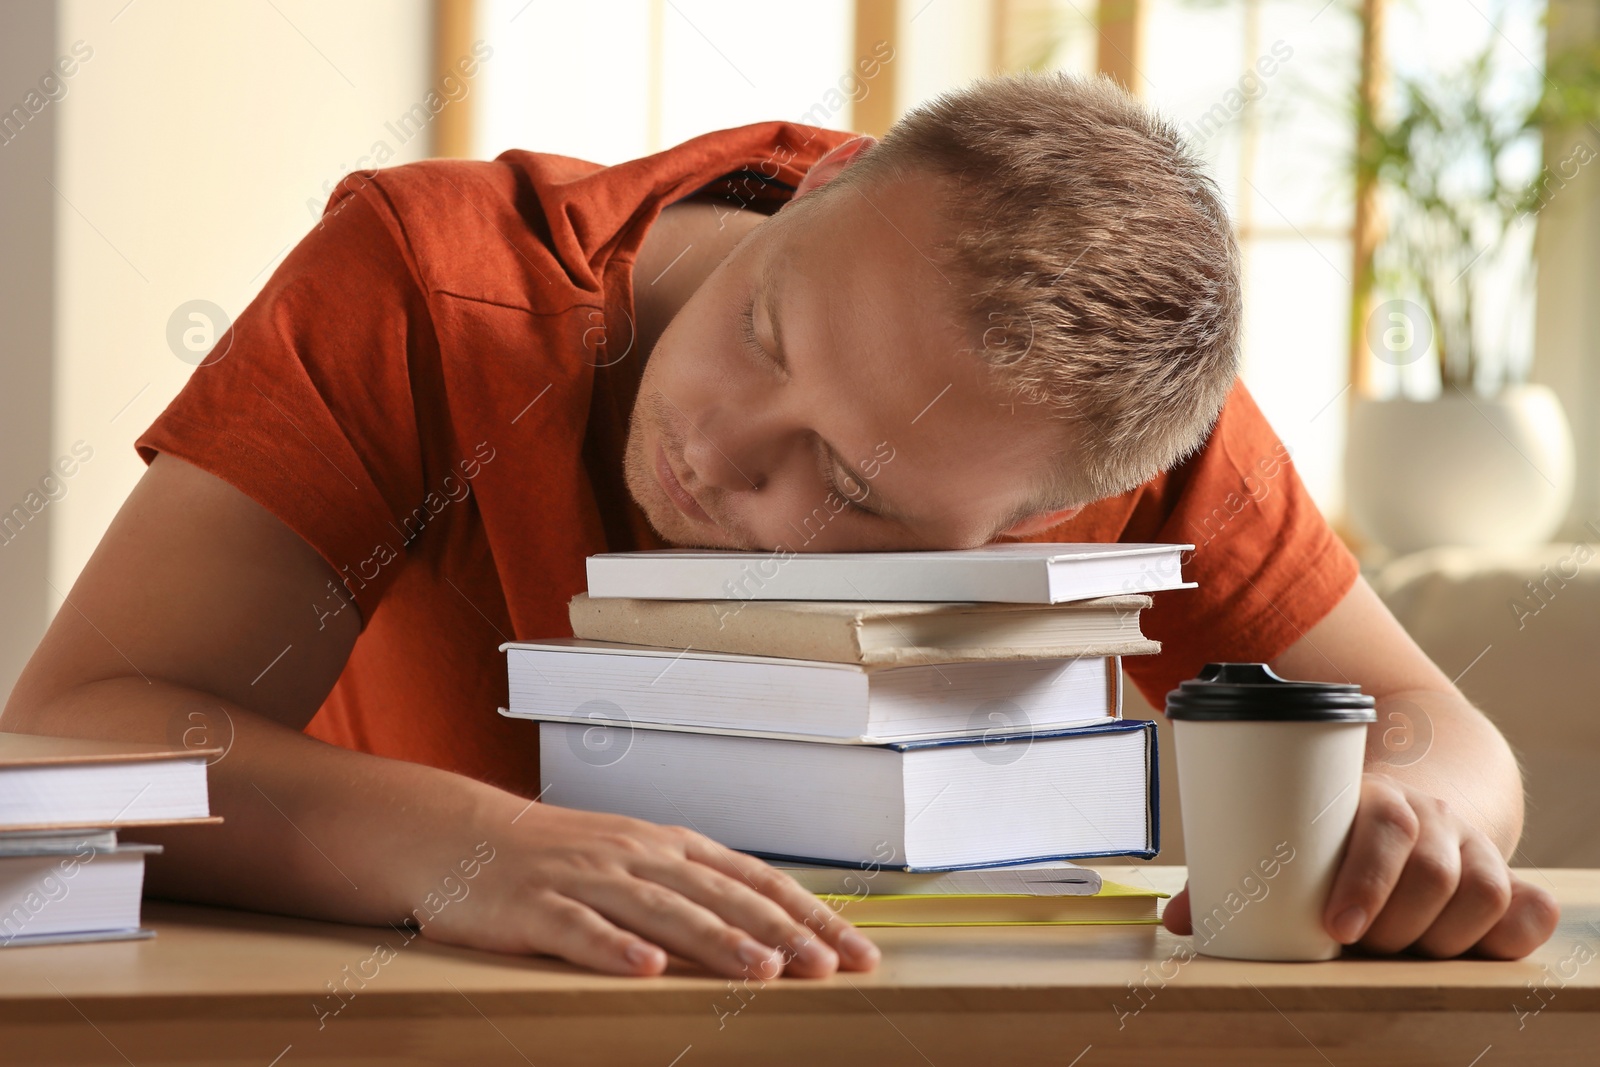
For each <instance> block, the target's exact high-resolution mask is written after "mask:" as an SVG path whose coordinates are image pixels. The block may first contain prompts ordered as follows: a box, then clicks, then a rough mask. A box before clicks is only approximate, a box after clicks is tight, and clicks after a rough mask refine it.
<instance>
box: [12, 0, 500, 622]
mask: <svg viewBox="0 0 1600 1067" xmlns="http://www.w3.org/2000/svg"><path fill="white" fill-rule="evenodd" d="M59 9H60V24H59V27H58V37H57V40H58V45H59V47H61V48H62V49H63V50H65V49H67V48H69V47H70V45H71V43H72V42H74V41H82V42H84V45H85V46H86V47H87V48H90V49H92V50H93V55H92V57H91V58H89V59H88V60H87V61H85V62H83V63H82V64H81V67H80V69H79V70H78V72H77V73H76V74H75V76H74V77H73V78H72V79H71V81H70V83H69V87H70V91H69V93H68V95H67V96H66V97H65V98H64V99H63V100H62V101H61V102H60V103H59V104H52V105H51V106H52V107H56V108H59V111H58V114H57V121H58V122H59V123H60V126H59V133H60V150H59V164H58V172H59V173H58V180H57V182H56V184H57V185H58V186H59V188H60V199H59V202H60V203H61V205H62V206H61V207H60V209H59V210H58V212H57V217H56V244H57V248H58V253H59V257H58V261H57V264H56V289H57V302H56V310H55V329H56V385H55V395H54V416H55V419H54V421H55V426H54V431H53V434H54V441H53V444H52V446H51V452H50V455H51V456H55V455H60V454H62V453H64V452H67V451H69V450H70V448H71V447H72V445H73V443H74V442H77V441H82V442H84V445H85V446H86V447H88V448H92V449H93V458H92V459H91V460H90V461H89V462H88V463H85V464H83V465H82V467H81V468H80V470H79V471H78V472H77V473H76V474H75V475H74V477H73V478H72V479H71V480H70V482H69V483H68V485H69V491H68V493H67V495H66V496H65V497H64V498H62V499H61V500H60V501H59V502H58V503H55V504H52V505H51V509H52V511H53V515H52V518H53V519H54V526H53V529H52V530H51V545H50V548H51V552H50V556H51V558H50V564H49V571H50V575H51V581H52V582H53V583H54V584H55V586H56V587H57V588H58V589H60V590H62V591H66V590H68V589H69V588H70V586H71V583H72V581H73V579H74V578H75V577H76V575H77V573H78V571H79V570H80V569H81V568H82V566H83V564H84V562H85V561H86V560H87V559H88V557H89V555H90V553H91V552H92V551H93V550H94V547H95V545H96V544H97V543H98V541H99V539H100V536H101V534H102V533H103V532H104V530H105V527H106V525H107V524H108V523H109V522H110V520H111V518H112V516H113V515H114V514H115V513H116V511H117V508H118V507H119V506H120V505H121V503H122V501H123V499H124V498H125V497H126V495H127V494H128V492H129V490H130V489H131V488H132V486H133V484H134V482H135V481H136V480H137V479H138V477H139V475H140V473H141V472H142V471H143V469H144V464H143V463H141V462H140V460H139V459H138V456H137V455H136V454H135V452H134V450H133V441H134V438H135V437H137V436H138V435H139V433H140V432H142V431H143V430H144V428H145V427H146V426H148V425H149V424H150V422H151V421H152V420H153V419H154V418H155V417H156V415H158V414H159V413H160V411H161V410H162V408H163V407H164V406H165V405H166V403H167V402H168V401H169V400H170V399H171V398H172V397H173V396H174V395H175V394H176V393H177V392H178V390H179V389H180V388H181V387H182V386H183V383H184V382H185V381H186V380H187V378H188V375H189V374H190V372H191V371H192V370H193V365H192V363H191V362H190V361H186V360H185V359H182V358H179V356H178V355H177V354H175V353H174V351H173V350H172V349H171V348H170V347H169V345H168V341H167V326H168V320H169V318H170V317H171V316H172V315H173V312H174V311H175V309H177V308H178V307H179V306H180V305H183V304H185V303H186V302H188V301H191V300H197V299H200V300H208V301H211V302H212V303H214V304H216V305H218V306H219V307H220V308H222V309H223V311H224V312H225V313H226V314H227V315H229V316H232V315H236V314H237V313H238V312H239V311H240V310H241V309H242V308H243V307H244V306H245V304H246V303H248V302H249V300H250V298H251V297H252V296H253V295H254V294H255V293H256V292H257V291H258V290H259V289H260V287H261V286H262V284H263V283H264V282H265V281H266V279H267V277H268V276H269V275H270V273H271V270H272V268H273V267H274V266H275V265H276V264H277V263H278V261H279V260H280V259H281V258H282V256H283V254H284V253H285V252H286V251H287V250H288V248H289V247H290V246H291V245H292V244H293V243H294V242H295V241H297V240H298V239H299V238H300V237H301V236H302V235H303V234H304V233H305V232H306V231H307V230H308V229H309V228H310V226H311V224H312V222H313V221H314V216H313V214H312V213H311V211H310V210H308V208H307V202H308V201H311V202H313V203H315V204H317V205H319V206H320V204H321V203H322V202H324V201H325V200H326V197H327V189H328V188H331V184H332V183H333V182H335V181H336V180H337V179H338V178H339V177H341V176H342V175H343V174H345V173H347V172H348V171H351V170H354V169H357V168H358V167H361V166H367V165H370V164H368V163H366V162H364V161H363V160H362V157H363V156H367V155H369V154H370V153H371V152H372V151H373V148H374V146H375V144H376V143H378V142H387V145H388V148H389V149H390V150H392V151H393V153H394V155H393V158H392V159H391V160H390V162H391V163H401V162H406V161H409V160H414V159H419V158H422V157H423V156H424V155H425V154H426V140H427V138H426V136H425V135H424V136H417V137H414V138H413V139H412V140H411V141H410V142H409V143H400V142H399V139H398V138H397V137H396V136H395V135H394V134H393V133H392V132H390V131H389V130H388V129H387V127H386V126H385V123H386V122H389V121H391V120H393V119H395V118H397V117H398V116H399V115H400V114H401V113H402V112H404V111H405V110H407V109H408V108H409V107H410V106H411V105H412V104H413V103H416V102H417V101H418V100H420V99H421V98H422V97H423V96H424V95H425V94H426V92H427V91H428V87H429V82H430V80H431V79H430V78H429V76H428V73H427V72H428V68H429V64H430V60H429V38H430V26H431V8H430V5H429V4H428V3H427V2H426V0H341V2H340V3H337V4H327V3H318V2H316V0H273V3H271V4H268V3H265V2H255V0H248V2H247V0H237V2H236V0H228V2H201V0H138V2H137V3H134V4H131V5H129V4H127V0H61V3H60V5H59ZM490 62H492V60H491V61H490ZM69 205H70V206H69ZM30 358H31V359H35V360H43V359H45V358H47V353H46V352H44V351H39V352H37V353H33V354H31V355H30ZM198 358H199V356H198V355H194V356H190V360H194V359H198Z"/></svg>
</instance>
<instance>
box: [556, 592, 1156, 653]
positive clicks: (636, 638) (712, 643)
mask: <svg viewBox="0 0 1600 1067" xmlns="http://www.w3.org/2000/svg"><path fill="white" fill-rule="evenodd" d="M1149 606H1150V598H1149V597H1147V596H1108V597H1099V598H1096V599H1094V600H1080V601H1073V602H1072V603H1068V604H1059V605H1049V606H1046V605H1039V604H978V603H954V604H951V603H905V602H900V603H890V604H881V603H880V604H866V603H859V602H857V603H852V602H838V601H829V600H752V601H748V602H744V601H741V602H737V603H729V602H728V601H726V600H646V599H641V598H637V597H591V596H589V595H588V594H587V593H579V594H578V595H577V596H575V597H573V598H572V602H571V603H570V604H569V605H568V606H567V614H568V617H569V619H570V620H571V622H572V634H573V636H574V637H581V638H588V639H590V640H594V641H615V642H625V643H628V644H636V645H655V646H659V647H663V648H672V649H683V648H692V649H697V650H701V651H707V652H731V653H741V654H744V655H751V656H784V657H789V658H793V659H809V660H828V661H831V662H834V663H858V664H863V665H866V666H885V667H898V666H904V665H906V664H915V663H956V662H961V661H965V660H984V661H992V660H1012V659H1051V658H1065V657H1070V656H1138V655H1145V654H1151V653H1156V652H1159V651H1161V645H1160V644H1159V643H1158V642H1156V641H1151V640H1149V639H1148V638H1146V637H1145V636H1144V634H1143V633H1142V632H1140V629H1139V612H1140V611H1142V610H1144V609H1145V608H1148V607H1149Z"/></svg>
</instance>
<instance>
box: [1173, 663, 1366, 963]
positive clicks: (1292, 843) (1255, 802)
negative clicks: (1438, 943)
mask: <svg viewBox="0 0 1600 1067" xmlns="http://www.w3.org/2000/svg"><path fill="white" fill-rule="evenodd" d="M1167 717H1168V718H1169V719H1171V720H1172V725H1173V735H1174V740H1175V742H1176V745H1177V763H1178V799H1179V803H1180V804H1181V806H1182V808H1183V844H1184V851H1185V853H1186V854H1187V855H1186V859H1187V862H1188V866H1189V912H1190V916H1191V922H1192V924H1193V927H1194V948H1195V951H1196V952H1198V953H1200V954H1201V955H1205V956H1219V957H1224V958H1228V959H1241V960H1328V959H1333V958H1334V957H1336V956H1338V955H1339V952H1340V950H1341V949H1342V948H1343V946H1342V945H1340V944H1339V942H1338V941H1335V940H1334V939H1333V937H1332V936H1330V935H1329V934H1328V932H1327V930H1326V929H1325V928H1324V927H1323V922H1322V914H1323V910H1324V908H1325V907H1326V906H1327V902H1328V893H1329V891H1330V890H1331V889H1332V887H1333V877H1334V874H1335V873H1336V872H1337V870H1338V865H1339V861H1340V860H1341V859H1342V858H1343V856H1344V850H1345V846H1346V844H1347V842H1348V839H1349V836H1350V827H1351V824H1352V823H1353V822H1354V821H1355V815H1356V805H1357V803H1358V802H1359V800H1360V796H1361V773H1362V769H1363V758H1364V755H1365V751H1366V741H1367V724H1368V723H1372V722H1376V721H1377V713H1376V711H1375V710H1374V702H1373V699H1372V697H1370V696H1367V695H1365V694H1363V693H1362V692H1361V687H1360V686H1357V685H1347V684H1346V685H1341V684H1334V683H1325V682H1296V681H1287V680H1285V679H1283V678H1280V677H1278V676H1277V675H1276V674H1274V673H1273V672H1272V670H1271V668H1269V667H1267V666H1266V665H1265V664H1262V663H1211V664H1207V665H1206V667H1205V669H1204V670H1202V671H1201V672H1200V675H1199V677H1198V678H1195V679H1193V680H1192V681H1187V682H1184V683H1183V684H1182V685H1180V686H1179V687H1178V688H1177V689H1174V690H1173V691H1172V692H1170V693H1168V694H1167Z"/></svg>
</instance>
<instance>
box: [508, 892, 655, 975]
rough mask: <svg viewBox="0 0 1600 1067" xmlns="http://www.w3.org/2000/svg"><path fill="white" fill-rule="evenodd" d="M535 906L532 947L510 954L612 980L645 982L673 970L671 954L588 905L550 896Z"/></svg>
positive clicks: (545, 895)
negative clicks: (556, 960) (551, 959)
mask: <svg viewBox="0 0 1600 1067" xmlns="http://www.w3.org/2000/svg"><path fill="white" fill-rule="evenodd" d="M529 903H530V907H529V908H528V909H527V911H526V914H527V915H528V917H529V922H530V926H529V929H528V930H527V932H526V935H525V937H526V942H525V943H524V944H520V945H516V946H512V945H507V946H506V948H507V951H523V952H539V953H544V954H546V955H551V956H559V957H561V958H562V959H564V960H566V961H568V962H569V963H575V964H577V965H578V966H580V967H589V968H591V969H593V970H596V971H604V972H605V973H607V974H619V975H638V976H641V977H643V976H648V975H657V974H660V973H661V972H662V971H664V970H666V969H667V954H666V953H665V952H664V951H662V949H661V947H660V946H659V945H653V944H651V943H650V942H649V941H646V940H645V939H644V938H642V937H640V936H639V935H637V934H634V933H630V932H628V931H627V930H621V929H618V928H617V927H616V926H615V925H614V924H612V923H611V922H609V921H607V920H606V919H605V917H604V916H602V915H600V914H599V913H598V912H596V911H595V910H594V909H593V908H590V907H588V906H587V905H584V904H582V903H580V902H578V901H576V900H573V899H571V898H570V897H564V896H562V895H561V894H559V893H549V892H547V893H542V894H540V895H539V896H538V897H536V898H535V899H533V900H532V901H530V902H529Z"/></svg>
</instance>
